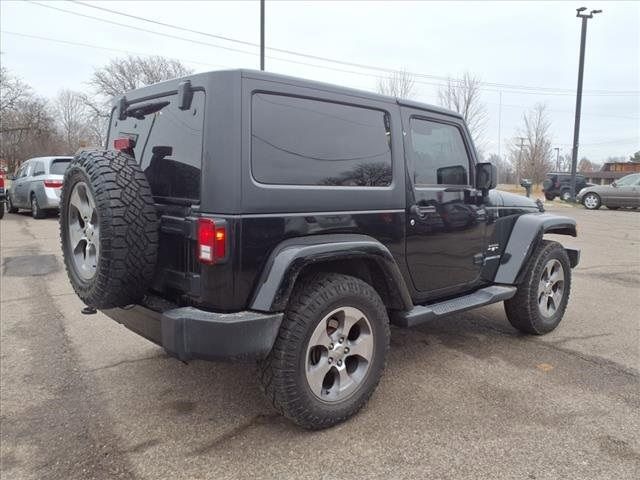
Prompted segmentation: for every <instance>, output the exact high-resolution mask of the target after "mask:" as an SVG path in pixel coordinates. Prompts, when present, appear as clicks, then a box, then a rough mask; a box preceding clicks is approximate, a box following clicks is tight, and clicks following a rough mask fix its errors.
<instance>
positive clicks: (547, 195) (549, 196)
mask: <svg viewBox="0 0 640 480" xmlns="http://www.w3.org/2000/svg"><path fill="white" fill-rule="evenodd" d="M544 198H546V199H547V200H548V201H550V202H551V201H553V199H554V198H556V196H555V195H552V194H550V193H545V194H544Z"/></svg>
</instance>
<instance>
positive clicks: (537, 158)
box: [510, 104, 553, 183]
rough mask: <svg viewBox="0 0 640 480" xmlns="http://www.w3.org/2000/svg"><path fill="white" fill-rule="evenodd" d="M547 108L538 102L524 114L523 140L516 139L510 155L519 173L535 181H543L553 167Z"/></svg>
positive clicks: (521, 129)
mask: <svg viewBox="0 0 640 480" xmlns="http://www.w3.org/2000/svg"><path fill="white" fill-rule="evenodd" d="M546 109H547V107H546V105H544V104H537V105H536V106H535V107H533V109H532V110H530V111H529V112H526V113H525V114H524V115H523V117H522V122H523V125H522V127H521V128H520V130H519V138H520V139H522V141H516V140H515V139H514V140H513V141H512V142H511V146H510V157H511V161H512V164H513V166H514V169H515V171H516V172H517V175H518V176H519V178H529V179H531V180H532V181H533V182H534V183H540V182H542V180H544V178H545V175H546V174H547V172H549V171H551V169H552V168H553V160H552V158H553V157H552V149H551V138H550V134H549V130H550V128H551V123H550V122H549V120H548V117H547V110H546ZM521 145H522V147H521Z"/></svg>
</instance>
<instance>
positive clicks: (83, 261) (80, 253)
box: [67, 182, 100, 280]
mask: <svg viewBox="0 0 640 480" xmlns="http://www.w3.org/2000/svg"><path fill="white" fill-rule="evenodd" d="M67 222H68V226H69V246H70V248H71V258H72V260H73V266H74V268H75V270H76V273H77V274H78V275H79V276H80V277H81V278H82V279H84V280H90V279H91V278H93V277H94V275H95V273H96V269H97V266H98V258H99V257H98V255H99V253H100V228H99V225H98V212H97V210H96V204H95V200H94V199H93V195H92V194H91V190H89V187H88V185H87V184H86V183H84V182H78V183H76V184H75V185H74V187H73V191H72V192H71V197H70V199H69V213H68V215H67Z"/></svg>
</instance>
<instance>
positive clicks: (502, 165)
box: [487, 153, 517, 183]
mask: <svg viewBox="0 0 640 480" xmlns="http://www.w3.org/2000/svg"><path fill="white" fill-rule="evenodd" d="M487 161H488V162H490V163H492V164H494V165H495V166H496V167H497V169H498V183H516V182H517V179H516V172H515V171H514V169H513V165H512V164H511V163H510V162H509V161H507V160H505V159H504V158H502V157H499V156H498V155H496V154H495V153H493V154H491V155H489V160H487Z"/></svg>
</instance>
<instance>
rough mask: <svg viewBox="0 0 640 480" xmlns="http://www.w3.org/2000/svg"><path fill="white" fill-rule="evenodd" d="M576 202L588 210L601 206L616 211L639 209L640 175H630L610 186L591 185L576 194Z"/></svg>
mask: <svg viewBox="0 0 640 480" xmlns="http://www.w3.org/2000/svg"><path fill="white" fill-rule="evenodd" d="M576 200H577V201H578V202H580V203H582V204H583V205H584V206H585V208H587V209H589V210H597V209H598V208H600V207H601V206H602V205H604V206H605V207H607V208H609V209H611V210H616V209H618V208H620V207H628V208H638V207H640V173H632V174H631V175H627V176H625V177H622V178H621V179H620V180H616V181H615V182H613V183H612V184H611V185H593V186H590V187H586V188H583V189H582V190H580V192H578V195H577V196H576Z"/></svg>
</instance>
